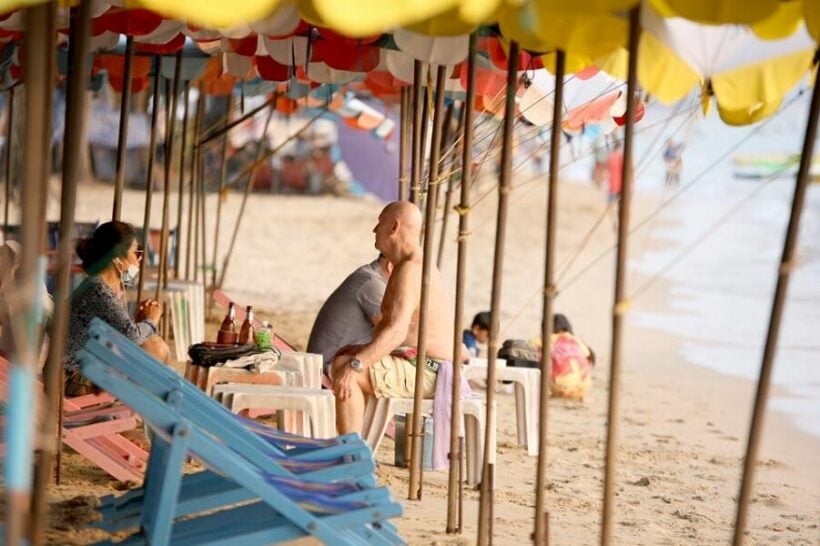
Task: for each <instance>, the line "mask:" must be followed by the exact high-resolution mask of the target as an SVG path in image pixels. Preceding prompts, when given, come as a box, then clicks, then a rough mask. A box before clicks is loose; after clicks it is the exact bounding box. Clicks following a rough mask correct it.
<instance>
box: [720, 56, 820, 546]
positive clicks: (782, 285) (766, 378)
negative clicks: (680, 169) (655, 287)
mask: <svg viewBox="0 0 820 546" xmlns="http://www.w3.org/2000/svg"><path fill="white" fill-rule="evenodd" d="M818 56H820V50H818ZM818 56H815V59H817V58H818ZM818 84H820V80H818V78H817V74H815V82H814V90H813V91H812V95H811V106H810V107H809V116H808V120H807V121H806V134H805V138H804V139H803V150H802V154H801V155H800V167H799V168H798V170H797V178H796V180H795V188H794V195H793V197H792V208H791V214H790V216H789V226H788V228H787V230H786V240H785V241H784V242H783V254H782V256H781V258H780V266H779V268H778V273H777V288H775V292H774V300H773V301H772V311H771V315H770V317H769V329H768V332H767V334H766V346H765V348H764V350H763V362H762V363H761V364H760V377H759V379H758V381H757V392H756V393H755V402H754V408H753V409H752V419H751V422H750V423H749V439H748V440H747V443H746V458H745V459H744V462H743V479H742V480H741V482H740V492H739V493H738V500H737V514H736V515H735V534H734V539H733V544H734V545H735V546H741V545H742V544H744V543H745V541H746V523H747V522H746V520H747V516H748V509H749V499H750V497H751V495H752V488H753V487H754V478H755V467H756V465H757V463H758V451H759V448H760V437H761V435H762V432H763V423H764V420H765V418H766V403H767V401H768V396H769V385H770V383H771V376H772V369H773V368H774V357H775V354H776V352H777V342H778V337H779V334H780V320H781V318H782V316H783V307H784V306H785V304H786V292H787V291H788V288H789V279H790V276H791V272H792V269H794V267H795V265H796V264H795V247H796V246H797V239H798V236H799V234H800V218H801V216H802V214H803V204H804V202H805V199H806V189H807V188H808V185H809V181H810V180H809V179H810V171H811V162H812V155H813V153H814V142H815V140H816V139H817V115H818V110H820V86H819V85H818Z"/></svg>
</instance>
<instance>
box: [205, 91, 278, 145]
mask: <svg viewBox="0 0 820 546" xmlns="http://www.w3.org/2000/svg"><path fill="white" fill-rule="evenodd" d="M278 98H279V95H277V94H275V93H274V94H273V95H271V98H269V99H268V100H266V101H265V102H264V103H263V104H261V105H259V106H257V107H256V108H254V109H253V110H249V111H248V112H247V113H245V114H243V115H241V116H240V117H238V118H236V119H235V120H233V121H230V117H229V116H228V117H226V118H225V124H224V125H222V127H220V128H218V129H215V130H213V131H211V132H210V133H208V134H207V135H204V136H202V137H200V138H199V139H197V144H198V145H199V146H204V145H205V144H207V143H209V142H210V141H212V140H214V139H216V138H219V137H221V136H224V135H226V134H227V133H228V131H230V130H231V129H233V128H234V127H236V126H237V125H239V124H240V123H242V122H244V121H246V120H249V119H250V118H252V117H254V116H255V115H256V114H258V113H259V112H261V111H262V110H264V109H265V108H267V107H268V106H276V100H277V99H278ZM231 105H232V101H231V97H230V96H229V97H228V110H230V109H231Z"/></svg>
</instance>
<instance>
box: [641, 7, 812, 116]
mask: <svg viewBox="0 0 820 546" xmlns="http://www.w3.org/2000/svg"><path fill="white" fill-rule="evenodd" d="M641 23H642V25H643V28H644V32H643V35H642V36H641V46H640V47H641V55H640V60H639V66H638V79H639V80H640V82H641V84H642V85H643V86H644V88H646V89H647V90H648V91H649V92H650V93H652V94H653V95H655V96H656V97H657V98H658V99H659V100H660V101H662V102H665V103H673V102H676V101H678V100H680V99H682V98H683V97H685V96H686V95H688V94H689V93H690V92H691V91H692V90H693V88H695V87H697V86H700V87H701V89H702V90H703V93H704V101H706V100H707V99H708V96H709V95H714V97H715V100H716V102H717V106H718V110H719V112H720V114H721V118H722V119H723V120H724V121H725V122H726V123H729V124H732V125H742V124H747V123H753V122H755V121H758V120H760V119H762V118H764V117H766V116H768V115H770V114H772V113H773V112H774V111H776V110H777V108H778V107H779V105H780V102H781V101H782V99H783V96H784V95H785V94H786V93H788V92H789V91H790V90H791V89H792V88H794V86H795V85H797V84H798V83H799V82H800V81H801V80H802V79H803V78H804V77H805V76H806V75H807V74H808V73H809V70H810V68H811V65H812V59H813V56H814V50H815V47H816V44H815V42H814V41H813V40H812V38H811V37H810V36H809V34H808V32H807V30H806V28H805V26H804V25H800V28H799V29H798V30H797V32H795V33H793V34H792V35H791V36H788V37H786V38H781V39H778V40H763V39H762V38H760V37H759V36H758V35H757V34H755V32H753V30H752V29H751V28H750V27H748V26H741V25H701V24H697V23H693V22H691V21H687V20H685V19H681V18H678V17H671V18H664V17H661V16H660V14H658V13H657V12H656V11H655V10H654V9H652V8H650V7H648V6H644V9H643V10H642V13H641Z"/></svg>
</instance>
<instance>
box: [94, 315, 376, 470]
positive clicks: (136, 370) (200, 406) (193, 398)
mask: <svg viewBox="0 0 820 546" xmlns="http://www.w3.org/2000/svg"><path fill="white" fill-rule="evenodd" d="M90 338H92V339H103V340H105V343H110V344H113V345H114V346H116V348H117V349H118V352H117V353H116V354H114V355H113V357H114V359H115V365H116V366H117V367H118V369H119V371H120V372H121V373H123V374H126V375H127V376H128V378H129V379H130V380H132V381H134V382H135V383H137V384H138V385H140V386H141V387H143V388H145V389H146V390H148V391H150V392H152V393H153V394H154V395H155V396H158V397H160V398H165V397H166V396H167V395H168V393H169V392H170V391H172V390H181V391H182V392H184V393H185V394H186V396H185V403H184V404H183V406H182V407H181V408H180V411H181V412H182V413H183V414H184V415H185V417H186V418H188V419H191V420H192V421H195V422H198V423H200V424H202V425H203V426H207V427H210V428H211V430H213V431H214V433H217V434H221V435H224V440H225V441H226V443H229V444H230V445H237V446H245V447H248V448H250V447H252V446H255V447H256V448H257V449H260V450H262V451H263V452H264V453H265V454H267V455H268V456H274V457H287V458H289V459H293V460H294V462H292V463H291V464H293V465H296V462H295V461H319V460H321V461H328V460H332V459H334V458H337V457H344V458H346V459H347V460H348V462H350V463H354V462H365V463H366V464H365V465H364V466H363V467H362V468H364V470H365V473H370V472H372V471H373V470H374V465H373V460H372V453H371V451H370V448H369V447H367V444H366V443H365V442H364V440H362V438H361V436H360V435H358V434H346V435H343V436H339V437H337V438H332V439H322V440H316V439H311V438H304V437H302V436H297V435H294V434H288V433H283V432H279V431H275V430H273V429H270V428H268V427H264V426H262V425H260V424H259V423H256V422H255V421H250V420H245V419H242V418H239V417H237V416H236V415H234V414H233V413H231V412H230V411H229V410H228V409H227V408H225V407H223V406H222V405H220V404H218V403H216V402H215V401H214V400H213V399H211V398H210V397H209V396H208V395H206V394H205V393H204V392H202V391H201V390H200V389H199V388H197V387H196V386H195V385H193V384H192V383H191V382H189V381H187V380H186V379H184V378H182V377H180V375H179V374H177V373H176V372H175V371H174V370H172V369H170V368H168V367H167V366H165V365H163V364H161V363H160V362H158V361H156V360H154V359H153V358H151V357H150V356H148V355H147V354H146V353H145V351H143V350H142V349H140V348H139V347H138V346H136V345H134V344H133V343H132V342H131V341H130V340H129V339H128V338H126V337H125V336H123V335H122V334H120V333H119V332H118V331H116V330H115V329H114V328H112V327H111V326H109V325H108V324H106V323H105V322H103V321H101V320H99V319H95V320H94V321H93V322H92V324H91V326H90ZM240 423H244V424H246V425H247V426H238V424H240ZM248 426H249V427H250V428H252V429H253V431H254V432H255V433H251V432H249V431H248V429H247V428H248ZM243 449H244V447H243ZM335 474H336V475H337V476H338V478H339V479H350V478H351V476H353V477H355V474H351V469H349V468H347V469H339V470H338V471H337V472H335ZM322 479H323V480H328V479H334V476H323V477H322Z"/></svg>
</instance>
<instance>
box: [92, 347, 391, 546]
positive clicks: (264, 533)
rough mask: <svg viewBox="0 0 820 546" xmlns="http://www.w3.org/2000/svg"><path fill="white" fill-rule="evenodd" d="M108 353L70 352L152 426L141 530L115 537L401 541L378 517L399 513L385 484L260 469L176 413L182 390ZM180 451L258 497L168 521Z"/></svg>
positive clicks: (225, 541) (251, 541)
mask: <svg viewBox="0 0 820 546" xmlns="http://www.w3.org/2000/svg"><path fill="white" fill-rule="evenodd" d="M95 344H96V347H94V345H95ZM102 349H107V350H108V352H109V354H108V355H105V354H104V352H105V351H103V350H102ZM116 353H117V348H116V347H114V346H113V345H112V344H109V345H108V346H107V347H106V346H104V345H103V343H102V342H101V341H100V340H95V339H92V340H90V341H89V343H88V344H87V346H86V349H85V350H84V351H82V352H81V353H80V354H79V355H78V358H79V361H80V363H81V369H82V370H83V373H84V374H85V375H86V376H88V377H89V378H90V379H91V380H92V381H94V382H95V383H97V384H98V385H100V386H102V387H103V388H105V389H106V390H108V391H109V392H111V393H113V394H116V395H117V396H118V397H119V398H120V399H121V400H122V401H123V402H125V403H126V404H128V405H129V406H131V407H132V409H134V410H135V411H137V412H138V413H140V414H142V415H143V418H144V419H145V421H146V422H147V423H148V424H149V425H150V426H151V428H152V429H153V430H154V431H155V432H156V436H155V439H154V446H153V447H152V451H151V460H150V461H149V472H153V473H152V475H151V476H150V477H149V479H148V481H147V483H146V488H145V492H144V495H145V497H146V498H145V502H144V503H142V504H143V508H142V514H141V517H140V519H139V525H140V528H141V530H142V533H141V534H139V535H135V536H134V537H132V538H131V539H129V540H127V541H126V542H124V543H121V544H142V543H146V542H147V543H150V544H170V543H172V544H240V543H241V544H243V545H251V544H268V543H271V542H280V541H284V540H291V539H294V538H299V537H301V536H308V535H309V536H314V537H316V538H318V539H319V540H322V541H323V542H325V543H333V544H403V541H402V540H401V539H400V538H399V537H398V536H397V535H396V534H395V532H394V530H393V529H394V527H393V526H392V525H390V524H388V522H387V521H386V518H389V517H395V516H398V515H400V514H401V507H400V506H399V505H398V504H396V503H393V502H391V501H390V500H389V497H387V496H386V490H383V492H382V493H380V494H377V493H376V492H375V491H373V490H369V491H368V490H356V486H354V485H353V484H344V483H341V484H333V483H331V484H323V483H316V482H306V481H301V480H299V479H294V478H287V477H282V476H277V475H273V474H271V473H269V472H267V469H265V468H262V467H260V465H258V464H255V463H254V462H253V461H251V460H249V458H247V457H244V456H243V454H242V453H241V451H239V450H237V449H236V448H235V446H229V445H226V444H225V443H224V442H223V441H221V439H220V438H219V437H218V436H216V435H214V434H212V433H211V430H210V429H209V428H208V427H207V426H205V427H202V426H200V425H198V424H196V423H193V422H191V421H189V420H188V419H186V418H185V417H184V416H183V415H181V413H180V412H179V411H178V410H179V408H180V407H181V406H182V405H183V404H184V397H185V393H183V392H182V391H181V390H176V391H173V392H171V393H169V396H168V397H167V399H166V400H162V399H160V398H158V397H156V396H155V395H153V394H152V393H151V392H148V391H146V390H145V389H144V388H141V387H140V386H139V385H137V384H136V383H134V382H132V381H130V380H129V378H128V377H127V376H125V375H124V374H122V373H120V371H119V370H118V368H117V366H112V365H111V364H110V363H109V362H107V361H108V360H114V358H113V357H116V356H117V354H116ZM214 404H216V403H215V402H214ZM188 452H190V453H191V454H193V455H194V456H196V457H197V458H199V459H200V460H202V462H203V463H205V464H206V465H207V466H208V467H210V468H212V469H213V470H214V472H217V473H219V474H221V475H223V476H225V479H226V480H231V481H233V482H235V484H236V485H238V486H239V487H241V488H243V489H244V490H246V491H247V492H249V494H250V498H252V499H259V500H258V501H257V502H255V503H253V504H250V505H245V506H242V507H239V508H230V509H226V510H222V511H219V512H215V513H210V514H208V515H203V516H199V517H194V518H190V519H186V520H185V521H184V522H175V521H174V520H175V518H176V517H177V515H176V514H177V504H178V499H179V493H180V486H181V481H182V480H181V475H182V467H183V464H184V460H185V454H186V453H188ZM151 469H153V470H151ZM195 479H197V480H203V483H204V482H207V479H209V476H207V475H205V476H201V475H196V476H195ZM190 483H193V482H190ZM190 483H189V485H190Z"/></svg>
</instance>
